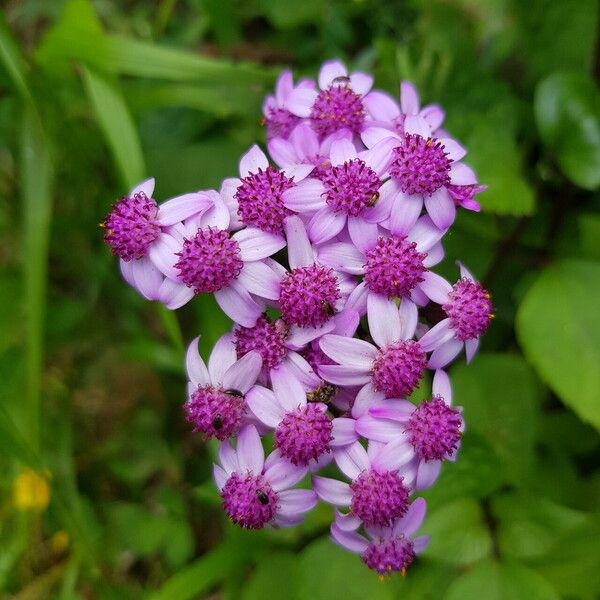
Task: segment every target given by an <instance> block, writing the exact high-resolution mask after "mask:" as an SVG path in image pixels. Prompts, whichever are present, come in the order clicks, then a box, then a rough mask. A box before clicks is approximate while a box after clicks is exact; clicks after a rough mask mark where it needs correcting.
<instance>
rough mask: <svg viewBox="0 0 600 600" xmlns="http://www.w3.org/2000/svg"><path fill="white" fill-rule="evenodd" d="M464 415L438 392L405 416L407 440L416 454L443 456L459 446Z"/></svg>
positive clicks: (445, 456)
mask: <svg viewBox="0 0 600 600" xmlns="http://www.w3.org/2000/svg"><path fill="white" fill-rule="evenodd" d="M462 428H463V419H462V416H461V415H460V412H459V410H458V409H456V408H454V407H452V406H449V405H448V404H447V403H446V402H444V400H443V399H442V398H441V397H440V396H434V397H433V398H432V399H431V400H426V401H424V402H421V403H420V404H419V406H418V407H417V408H416V409H415V410H414V412H413V413H412V415H411V416H410V418H409V420H408V425H407V432H408V436H409V438H408V439H409V442H410V443H411V444H412V446H413V447H414V449H415V452H416V454H417V456H418V457H419V458H422V459H424V460H444V459H445V458H447V457H448V456H451V455H452V454H453V453H454V452H455V450H456V449H457V448H458V444H459V442H460V438H461V437H462Z"/></svg>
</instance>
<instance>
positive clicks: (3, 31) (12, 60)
mask: <svg viewBox="0 0 600 600" xmlns="http://www.w3.org/2000/svg"><path fill="white" fill-rule="evenodd" d="M0 64H2V65H4V68H5V69H6V71H7V73H8V75H9V76H10V78H11V79H12V81H13V84H14V86H15V88H16V89H17V91H18V92H19V94H20V95H21V97H22V98H24V99H25V100H26V101H27V102H29V103H31V104H33V98H32V96H31V92H30V90H29V86H28V84H27V76H26V71H27V64H26V63H25V60H24V59H23V56H22V55H21V50H20V48H19V47H18V45H17V43H16V41H15V40H14V37H13V35H12V32H11V31H10V29H9V28H8V25H7V24H6V20H5V17H4V13H1V12H0Z"/></svg>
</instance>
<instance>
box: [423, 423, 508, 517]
mask: <svg viewBox="0 0 600 600" xmlns="http://www.w3.org/2000/svg"><path fill="white" fill-rule="evenodd" d="M502 466H503V465H502V462H501V460H500V459H499V458H498V456H497V455H496V452H495V451H494V449H493V448H492V447H491V446H490V444H489V443H488V442H486V440H485V439H483V437H482V436H481V435H480V434H477V433H474V432H473V431H471V430H470V429H469V428H467V431H466V432H465V435H464V437H463V440H462V445H461V448H460V453H459V455H458V460H457V461H456V462H453V463H450V462H447V463H445V464H444V466H443V467H442V473H441V475H440V478H439V479H438V481H437V482H436V484H435V485H434V486H432V487H431V488H429V489H428V490H426V491H425V492H424V494H423V495H424V497H425V499H426V500H427V505H428V506H429V508H430V510H433V509H434V508H437V507H438V506H440V505H444V504H446V503H448V501H450V500H455V499H457V498H463V497H465V496H473V497H476V498H484V497H485V496H488V495H489V494H491V493H492V492H493V491H494V490H496V489H498V487H500V486H501V485H502V483H503V477H502Z"/></svg>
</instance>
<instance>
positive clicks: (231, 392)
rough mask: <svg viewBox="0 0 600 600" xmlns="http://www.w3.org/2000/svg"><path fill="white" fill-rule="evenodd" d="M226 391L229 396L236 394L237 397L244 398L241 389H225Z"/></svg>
mask: <svg viewBox="0 0 600 600" xmlns="http://www.w3.org/2000/svg"><path fill="white" fill-rule="evenodd" d="M225 393H226V394H227V395H228V396H235V397H236V398H243V397H244V394H242V392H240V390H225Z"/></svg>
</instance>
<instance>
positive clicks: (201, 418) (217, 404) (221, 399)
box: [183, 386, 245, 440]
mask: <svg viewBox="0 0 600 600" xmlns="http://www.w3.org/2000/svg"><path fill="white" fill-rule="evenodd" d="M183 408H184V410H185V412H186V419H187V420H188V421H189V422H190V423H192V424H193V425H194V431H195V432H199V433H202V434H204V436H205V438H206V439H210V438H212V437H215V438H217V439H218V440H225V439H227V438H230V437H233V436H234V435H237V434H238V432H239V430H240V427H241V424H242V418H243V415H244V410H245V401H244V397H243V395H242V394H241V393H240V392H239V390H224V389H219V388H214V387H212V386H198V389H197V390H196V391H195V392H194V393H193V394H192V395H191V396H190V398H189V399H188V401H187V402H186V403H185V404H184V406H183Z"/></svg>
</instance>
